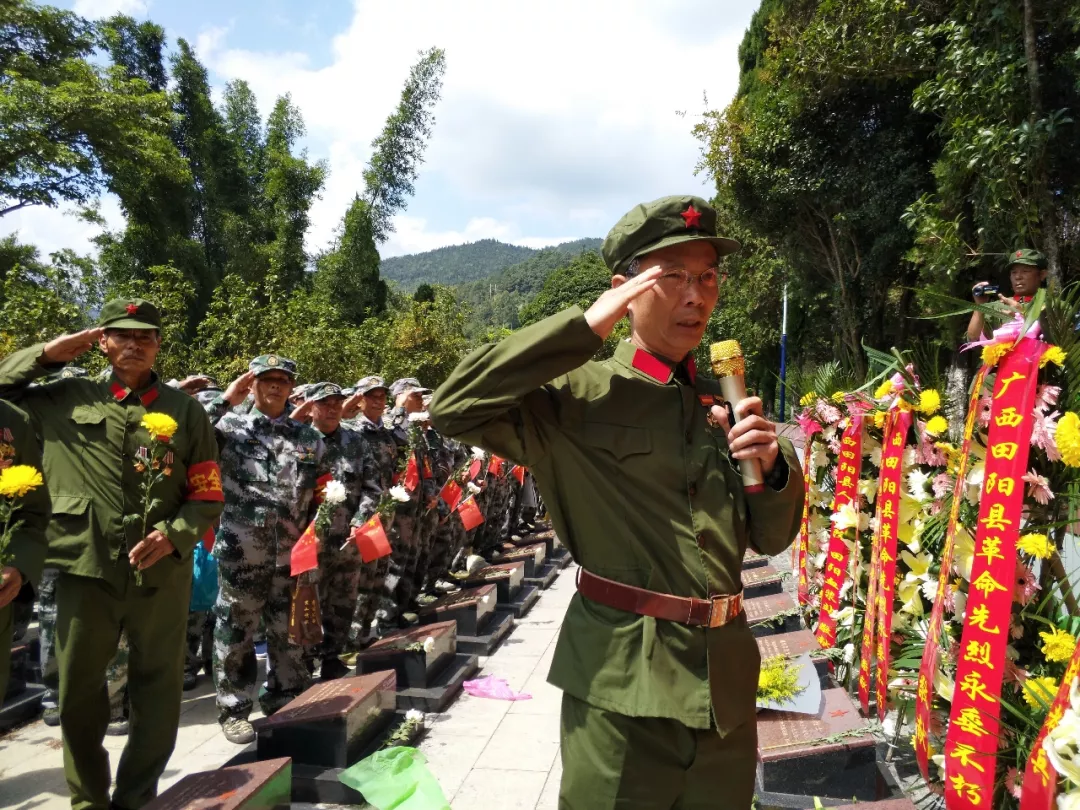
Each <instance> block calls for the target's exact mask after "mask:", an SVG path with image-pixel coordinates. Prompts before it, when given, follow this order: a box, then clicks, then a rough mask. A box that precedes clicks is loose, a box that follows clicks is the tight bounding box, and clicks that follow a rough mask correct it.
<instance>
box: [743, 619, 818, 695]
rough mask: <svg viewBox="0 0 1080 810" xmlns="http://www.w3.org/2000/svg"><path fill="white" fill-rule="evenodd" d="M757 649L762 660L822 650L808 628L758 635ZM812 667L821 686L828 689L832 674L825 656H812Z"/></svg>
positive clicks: (796, 656) (793, 656)
mask: <svg viewBox="0 0 1080 810" xmlns="http://www.w3.org/2000/svg"><path fill="white" fill-rule="evenodd" d="M756 641H757V645H758V651H759V652H760V653H761V658H762V660H764V659H766V658H773V657H775V656H777V655H782V656H784V657H785V658H798V657H799V656H800V655H803V654H804V653H810V654H811V656H813V654H814V653H816V652H817V653H820V652H822V649H821V645H820V644H818V641H817V639H816V638H815V637H814V634H813V633H811V632H810V631H809V630H796V631H794V632H792V633H775V634H773V635H771V636H759V637H758V638H757V639H756ZM813 661H814V668H815V669H817V673H818V679H819V680H820V681H821V688H822V689H828V688H829V687H831V686H833V682H832V674H831V672H830V671H829V660H828V659H827V658H814V659H813Z"/></svg>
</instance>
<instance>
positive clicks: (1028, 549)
mask: <svg viewBox="0 0 1080 810" xmlns="http://www.w3.org/2000/svg"><path fill="white" fill-rule="evenodd" d="M1016 547H1017V548H1018V549H1020V550H1021V551H1022V552H1024V553H1025V554H1030V555H1031V556H1032V557H1038V558H1039V559H1040V560H1048V559H1050V555H1051V554H1053V553H1054V547H1053V545H1051V543H1050V539H1049V538H1048V537H1047V536H1046V535H1045V534H1025V535H1024V536H1023V537H1021V538H1020V539H1019V540H1017V541H1016Z"/></svg>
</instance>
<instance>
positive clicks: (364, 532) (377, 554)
mask: <svg viewBox="0 0 1080 810" xmlns="http://www.w3.org/2000/svg"><path fill="white" fill-rule="evenodd" d="M352 539H353V542H355V543H356V548H357V550H358V551H359V552H360V559H362V560H363V561H364V562H366V563H369V562H372V561H373V560H378V559H380V558H381V557H385V556H387V555H388V554H389V553H390V541H389V540H388V539H387V537H386V531H385V530H384V529H383V525H382V517H380V516H379V515H375V516H374V517H373V518H372V519H371V520H369V521H368V522H367V523H365V524H364V525H363V526H357V527H356V528H355V529H353V530H352Z"/></svg>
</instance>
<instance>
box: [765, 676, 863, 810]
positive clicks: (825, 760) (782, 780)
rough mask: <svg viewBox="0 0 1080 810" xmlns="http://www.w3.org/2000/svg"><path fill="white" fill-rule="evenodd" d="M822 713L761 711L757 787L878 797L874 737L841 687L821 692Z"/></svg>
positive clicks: (782, 791)
mask: <svg viewBox="0 0 1080 810" xmlns="http://www.w3.org/2000/svg"><path fill="white" fill-rule="evenodd" d="M822 695H823V698H824V708H823V709H822V711H821V714H820V716H818V717H812V716H809V715H805V714H798V713H795V712H785V711H773V710H770V709H765V710H762V711H760V712H758V718H757V724H758V774H757V782H758V789H759V790H760V791H761V792H763V793H770V794H771V793H777V794H799V795H804V796H823V797H824V796H828V797H831V798H836V799H847V800H849V801H850V800H851V799H857V800H863V799H865V800H867V801H869V800H871V799H875V798H878V795H877V785H878V771H877V765H876V750H875V747H876V743H875V740H874V735H873V734H872V733H871V731H870V727H869V726H868V725H867V723H866V721H865V720H863V719H862V717H860V716H859V712H858V709H857V708H856V706H855V704H854V703H852V702H851V699H850V698H849V697H848V696H847V693H846V692H844V690H843V689H826V690H824V692H823V693H822Z"/></svg>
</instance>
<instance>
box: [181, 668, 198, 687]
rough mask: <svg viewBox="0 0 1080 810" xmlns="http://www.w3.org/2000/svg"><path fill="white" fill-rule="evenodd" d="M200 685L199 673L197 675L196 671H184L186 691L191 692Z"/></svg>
mask: <svg viewBox="0 0 1080 810" xmlns="http://www.w3.org/2000/svg"><path fill="white" fill-rule="evenodd" d="M198 685H199V676H198V675H196V674H195V673H194V672H185V673H184V691H185V692H190V691H191V690H192V689H194V688H195V687H196V686H198Z"/></svg>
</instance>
